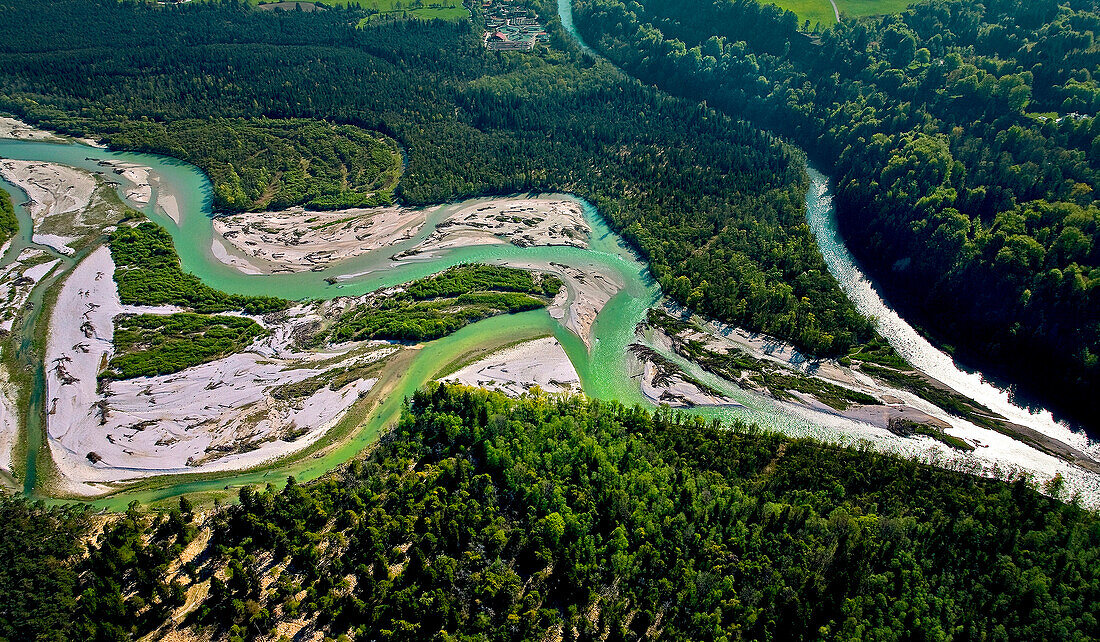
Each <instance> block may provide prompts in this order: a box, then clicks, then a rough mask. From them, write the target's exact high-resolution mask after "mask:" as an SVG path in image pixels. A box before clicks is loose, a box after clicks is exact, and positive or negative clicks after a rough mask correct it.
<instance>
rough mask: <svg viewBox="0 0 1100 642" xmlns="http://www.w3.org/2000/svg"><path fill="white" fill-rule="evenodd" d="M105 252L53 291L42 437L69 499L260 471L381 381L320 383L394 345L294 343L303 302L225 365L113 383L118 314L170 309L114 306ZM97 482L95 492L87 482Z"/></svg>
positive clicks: (305, 311)
mask: <svg viewBox="0 0 1100 642" xmlns="http://www.w3.org/2000/svg"><path fill="white" fill-rule="evenodd" d="M113 271H114V264H113V262H112V260H111V256H110V251H109V250H108V249H107V248H105V247H101V248H98V249H97V250H95V251H94V252H92V253H91V254H90V255H89V256H88V257H87V258H86V259H85V260H84V261H82V262H81V263H80V264H79V265H78V266H77V267H76V268H74V270H73V273H72V274H71V275H70V276H69V278H68V279H66V281H65V283H64V284H63V285H62V287H61V291H60V292H59V294H58V300H57V308H56V309H57V310H72V311H75V312H76V313H77V314H79V315H80V322H79V323H75V322H73V320H72V317H71V316H70V315H55V317H54V318H53V319H51V324H50V334H49V340H48V342H47V347H46V367H47V431H48V434H49V443H50V448H51V452H52V454H53V459H54V462H55V464H56V465H57V468H58V470H59V471H60V472H61V474H62V476H63V477H64V480H62V482H61V486H60V487H63V488H65V489H67V490H68V491H69V492H76V493H98V492H103V491H104V490H105V489H104V488H101V487H97V486H95V484H96V483H108V482H117V481H123V480H127V479H135V478H139V477H146V476H150V475H157V474H165V473H179V472H202V471H217V470H232V469H241V468H249V467H252V466H256V465H259V464H262V463H263V462H266V461H269V460H271V459H273V458H277V457H280V456H283V455H286V454H289V453H292V452H295V451H298V450H300V449H302V448H305V447H306V446H308V445H309V444H311V443H313V442H314V441H316V440H317V439H319V438H320V437H321V436H322V435H324V433H325V432H326V431H327V430H328V429H329V428H330V427H332V426H333V425H335V423H336V422H337V421H338V420H339V418H340V417H342V416H343V414H344V412H345V411H346V410H347V409H348V408H349V407H350V406H351V405H352V404H353V403H355V402H356V401H357V400H358V399H359V398H360V397H361V396H362V395H364V394H366V393H367V391H369V390H370V389H371V387H372V386H373V385H374V383H375V381H376V379H374V378H359V379H354V380H352V381H350V382H348V383H346V384H344V385H342V386H341V387H339V388H337V389H333V388H332V387H331V386H329V385H325V382H326V381H327V380H317V381H318V383H317V384H316V385H310V384H304V388H302V389H301V390H295V391H294V392H287V393H281V394H276V390H279V389H281V390H287V386H288V385H293V384H302V383H303V382H305V381H306V380H307V379H311V378H316V377H324V376H325V374H326V373H328V372H332V371H333V370H332V369H333V368H338V369H340V370H338V371H339V372H342V371H343V370H342V369H346V368H353V367H360V366H364V365H366V364H369V363H372V362H374V361H377V360H379V359H382V358H385V357H386V356H388V355H390V354H392V353H393V352H394V351H395V350H396V348H394V347H392V346H389V345H388V344H381V343H378V344H348V345H347V346H342V347H337V348H332V349H326V350H322V351H314V352H302V351H299V350H297V349H296V348H294V347H293V345H292V344H293V337H294V336H295V328H296V327H297V326H298V325H299V324H302V323H310V322H313V321H315V318H313V317H311V315H313V314H314V313H313V311H312V310H311V309H310V308H309V307H308V306H298V308H296V309H295V310H293V311H292V312H291V313H287V314H285V315H283V316H282V317H281V318H280V319H279V320H274V321H272V322H271V323H269V324H267V326H268V327H269V328H271V329H272V332H271V334H270V335H268V336H265V337H262V338H260V339H258V340H257V341H256V342H255V343H254V344H253V345H252V346H250V348H249V349H248V350H247V351H245V352H241V353H236V354H232V355H229V356H227V357H225V358H223V359H219V360H217V361H212V362H209V363H205V364H201V365H199V366H195V367H192V368H188V369H186V370H184V371H181V372H177V373H173V374H170V375H161V376H155V377H141V378H136V379H128V380H123V381H114V382H111V383H109V384H107V385H106V386H105V387H104V388H105V389H99V387H98V386H97V380H96V377H97V375H98V374H99V372H100V371H101V370H102V368H103V364H105V363H106V361H107V360H109V358H110V356H111V355H112V354H113V346H112V343H111V339H112V336H113V320H114V317H115V316H116V315H117V314H120V313H123V312H138V313H141V312H144V313H171V312H174V311H176V309H175V308H164V309H160V308H133V307H131V306H122V305H120V304H119V300H118V292H117V289H116V286H115V283H114V280H113V278H112V274H113ZM89 484H90V485H89Z"/></svg>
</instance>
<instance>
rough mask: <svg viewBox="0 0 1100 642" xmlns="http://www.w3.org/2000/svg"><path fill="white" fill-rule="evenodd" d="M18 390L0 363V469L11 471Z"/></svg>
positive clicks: (16, 437)
mask: <svg viewBox="0 0 1100 642" xmlns="http://www.w3.org/2000/svg"><path fill="white" fill-rule="evenodd" d="M18 394H19V392H18V391H17V390H16V388H15V386H14V385H12V383H11V376H10V374H9V373H8V368H7V366H5V365H3V364H2V363H0V470H3V471H5V472H7V473H8V474H10V473H11V469H12V449H14V448H15V442H16V440H17V439H18V438H19V414H18V411H17V408H18V404H17V403H16V399H17V398H18Z"/></svg>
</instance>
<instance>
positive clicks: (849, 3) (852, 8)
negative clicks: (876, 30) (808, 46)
mask: <svg viewBox="0 0 1100 642" xmlns="http://www.w3.org/2000/svg"><path fill="white" fill-rule="evenodd" d="M911 2H912V0H836V7H837V9H839V10H840V16H841V18H859V17H862V16H878V15H883V14H887V13H900V12H902V11H904V10H905V8H906V7H908V6H909V4H910V3H911ZM772 4H774V5H776V6H778V7H781V8H783V9H788V10H790V11H793V12H795V14H797V15H798V23H799V26H800V27H801V26H803V25H804V24H805V22H806V21H807V20H809V21H810V29H813V28H814V26H816V25H818V24H820V25H821V27H822V28H825V27H831V26H833V25H834V24H836V16H835V15H834V14H833V7H832V5H831V4H829V0H773V1H772Z"/></svg>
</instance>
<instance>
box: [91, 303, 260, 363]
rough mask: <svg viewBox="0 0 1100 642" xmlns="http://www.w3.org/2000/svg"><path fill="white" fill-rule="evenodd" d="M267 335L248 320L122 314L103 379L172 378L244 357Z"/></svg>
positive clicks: (206, 316)
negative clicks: (232, 356) (226, 359)
mask: <svg viewBox="0 0 1100 642" xmlns="http://www.w3.org/2000/svg"><path fill="white" fill-rule="evenodd" d="M264 332H265V331H264V329H263V328H262V327H261V326H260V324H258V323H256V322H255V321H253V320H252V319H248V318H245V317H234V316H226V315H216V316H212V315H206V314H193V313H190V312H181V313H178V314H126V315H121V316H118V317H115V329H114V337H113V342H114V348H115V353H114V356H112V357H111V360H110V362H109V363H108V364H107V369H106V370H105V371H104V373H103V376H105V377H108V378H111V379H132V378H134V377H151V376H154V375H163V374H172V373H173V372H179V371H181V370H186V369H187V368H190V367H192V366H197V365H199V364H203V363H207V362H208V361H214V360H216V359H220V358H222V357H224V356H227V355H230V354H233V353H235V352H240V351H241V350H243V349H244V348H246V347H248V346H249V345H250V344H251V343H252V341H253V340H254V339H256V338H257V337H260V336H262V335H263V334H264Z"/></svg>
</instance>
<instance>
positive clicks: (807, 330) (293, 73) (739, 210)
mask: <svg viewBox="0 0 1100 642" xmlns="http://www.w3.org/2000/svg"><path fill="white" fill-rule="evenodd" d="M0 6H3V7H6V11H5V13H4V15H5V18H4V19H3V20H0V110H6V111H9V112H11V113H13V114H15V115H17V116H19V117H20V118H23V119H25V120H27V121H30V122H33V123H36V124H38V125H40V126H42V127H47V128H51V129H54V130H58V131H61V132H65V133H69V134H73V135H83V136H93V137H100V138H103V139H104V140H107V141H108V142H110V143H111V144H113V145H117V146H121V147H126V146H133V147H135V148H139V149H141V150H143V151H151V152H159V153H165V154H169V155H173V156H177V157H180V158H184V159H189V160H191V161H193V162H195V163H196V164H197V165H198V166H199V167H200V168H202V169H204V170H205V171H206V172H207V173H208V174H211V175H212V176H214V177H215V181H216V182H219V183H220V182H221V181H222V179H220V178H217V177H218V176H219V175H220V174H219V172H220V171H221V170H219V167H222V166H223V165H222V164H230V165H232V167H233V168H234V171H236V173H237V175H238V176H239V177H240V178H241V189H242V190H244V193H245V194H244V195H245V198H244V199H243V202H245V203H246V205H245V207H246V208H251V207H253V204H255V203H259V202H262V200H263V199H260V200H259V201H257V200H253V199H254V194H255V191H256V189H257V188H258V186H259V185H260V184H262V183H263V182H264V181H263V180H253V179H246V176H247V175H250V174H248V172H246V171H245V168H252V169H254V170H255V171H256V172H257V173H260V174H263V172H267V173H266V174H264V176H266V177H267V178H266V179H265V180H269V179H270V176H273V175H274V173H275V172H276V171H277V167H272V168H267V169H264V168H265V167H266V165H263V163H267V162H269V161H270V162H276V161H277V163H276V164H277V165H279V164H282V163H284V161H285V162H289V161H290V160H293V158H294V156H293V154H290V153H289V152H288V156H287V158H286V159H271V158H269V159H267V160H264V158H265V157H263V156H262V155H261V156H260V157H257V158H256V159H253V160H249V159H250V158H251V157H250V155H249V150H251V149H253V146H254V142H253V139H252V138H249V136H252V134H251V133H249V134H248V136H246V135H245V134H243V133H242V134H240V136H239V137H240V139H241V141H240V146H239V147H238V146H235V144H234V145H228V144H226V145H223V146H221V147H219V148H217V149H210V148H209V147H208V146H206V143H204V142H203V141H202V139H203V138H204V137H205V136H207V133H206V130H207V129H210V130H211V132H210V133H209V136H210V137H212V138H213V139H214V140H228V141H233V140H235V139H234V138H233V137H231V136H230V135H229V133H227V132H225V131H224V130H225V129H227V128H235V127H237V126H238V125H237V124H239V126H240V127H242V128H245V129H247V130H248V131H249V132H251V131H253V129H254V128H253V125H252V124H253V123H257V122H263V123H267V124H266V125H264V126H263V129H262V133H264V134H265V135H266V134H271V135H278V136H283V135H287V136H289V134H285V131H284V130H282V129H280V127H279V126H277V125H276V124H274V123H275V122H277V121H294V122H297V121H295V120H294V119H311V120H323V121H325V122H326V123H330V124H331V126H334V127H344V126H347V127H354V128H358V130H357V131H361V130H369V131H372V132H378V133H379V134H380V135H381V136H384V137H385V138H387V139H392V140H394V141H396V142H397V143H398V144H399V145H400V146H401V148H402V149H403V150H404V152H405V154H406V160H407V166H406V169H405V171H404V173H403V174H402V177H401V180H400V182H399V184H398V185H397V187H396V190H395V192H394V198H396V199H398V200H400V201H402V202H403V203H406V204H410V205H425V204H433V203H440V202H445V201H449V200H453V199H459V198H465V197H470V196H479V195H493V194H515V193H524V192H571V193H575V194H577V195H579V196H582V197H584V198H586V199H588V200H589V201H591V202H592V203H593V204H595V205H596V206H597V207H598V208H599V211H600V213H601V214H602V215H603V216H604V217H605V218H606V219H607V220H608V222H609V224H610V225H611V226H612V227H613V228H614V229H615V230H616V231H617V232H619V233H620V234H622V235H623V236H624V238H626V239H627V241H628V242H629V243H630V244H631V245H633V246H634V247H635V248H636V249H637V250H638V251H639V252H640V253H641V254H642V255H643V256H644V257H645V258H646V259H647V261H648V263H649V266H650V268H651V271H652V273H653V275H654V277H655V278H656V279H657V280H659V281H660V283H661V285H662V286H663V287H664V288H665V291H666V292H668V293H670V295H671V296H673V297H674V298H676V299H677V300H679V301H681V302H684V303H690V304H691V305H693V306H695V307H696V308H697V309H699V310H700V311H702V312H705V313H707V314H709V315H712V316H715V317H718V318H721V319H724V320H727V321H731V322H735V323H737V324H739V325H742V326H745V327H748V328H751V329H754V330H760V331H764V332H767V333H769V334H772V335H775V336H779V337H783V338H786V339H790V340H791V341H793V342H795V343H796V344H798V345H799V346H800V347H802V348H803V349H804V350H805V351H807V352H810V353H814V354H830V355H840V354H844V353H846V352H847V351H849V349H851V348H852V347H853V346H858V345H860V344H862V343H863V342H864V341H867V340H868V339H870V338H872V334H873V332H872V326H871V324H870V323H869V322H868V321H867V320H865V319H863V318H862V317H860V316H859V314H858V313H857V312H856V311H855V309H854V308H853V307H852V305H851V303H850V302H849V301H847V299H846V297H844V295H843V294H842V293H841V291H840V289H839V288H838V287H837V285H836V283H835V281H834V280H833V278H832V276H831V275H830V274H829V273H828V271H827V269H826V266H825V264H824V261H823V260H822V259H821V257H820V255H819V253H818V251H817V247H816V245H815V242H814V240H813V237H812V235H811V232H810V230H809V228H808V227H807V226H806V225H805V217H804V211H803V196H804V193H805V189H806V185H807V178H806V175H805V172H804V171H803V168H802V160H801V157H800V156H799V154H798V153H797V152H795V151H792V149H791V148H790V147H789V146H787V145H786V144H784V143H783V142H781V141H780V140H778V139H777V138H775V137H773V136H770V135H767V134H763V133H761V132H760V131H758V130H757V129H756V128H754V127H752V126H750V125H748V124H746V123H743V122H739V121H737V120H734V119H733V118H730V117H728V116H725V115H722V114H720V113H718V112H716V111H714V110H713V109H710V108H707V107H705V106H703V105H699V104H697V103H696V102H695V101H692V100H683V99H678V98H674V97H671V96H669V95H667V94H664V93H662V92H659V91H656V90H654V89H653V88H651V87H646V86H644V85H643V84H641V83H639V82H637V81H635V80H633V79H630V78H628V77H625V76H623V75H622V74H620V73H618V72H617V71H615V70H614V69H612V68H611V67H609V66H608V65H606V64H593V63H592V62H591V61H589V60H587V59H586V58H585V57H584V56H582V55H581V54H580V52H579V51H577V50H575V49H574V48H573V47H572V46H571V45H570V44H568V43H567V42H566V41H565V39H564V37H563V36H562V32H561V31H560V27H559V26H558V25H557V23H556V22H552V23H551V24H550V25H549V26H550V28H551V29H553V30H554V33H555V35H554V36H553V38H552V42H551V46H550V47H549V48H546V49H539V50H537V51H535V52H531V53H509V52H488V51H486V50H485V48H484V46H482V44H481V43H480V40H479V38H480V36H481V32H480V30H479V29H478V28H477V27H476V26H475V25H474V24H472V23H471V22H470V21H457V22H443V21H430V22H428V21H417V20H407V21H371V23H369V25H368V26H366V27H365V28H362V29H359V28H357V27H356V25H357V24H358V21H359V20H360V19H361V18H362V17H363V15H364V14H363V12H361V11H359V10H357V9H355V8H348V9H345V8H332V9H329V10H325V11H321V12H313V13H306V12H295V11H286V12H268V11H256V10H252V9H251V8H250V7H249V6H248V5H247V4H244V3H234V2H219V3H187V4H184V5H182V6H179V7H157V6H155V5H151V4H146V3H134V2H116V1H115V0H60V1H59V2H53V3H50V4H49V6H46V5H44V4H43V3H41V2H38V1H37V0H2V1H0ZM539 12H540V14H544V15H547V16H552V15H554V12H553V10H552V7H549V8H540V11H539ZM477 19H478V18H477V17H476V16H475V22H476V20H477ZM45 33H48V34H50V38H49V39H45V40H44V39H42V38H41V37H40V35H41V34H45ZM181 123H183V124H181ZM279 132H284V133H279ZM255 135H256V136H259V135H260V134H259V133H257V134H255ZM264 140H266V139H264ZM296 145H297V146H296ZM286 146H287V149H291V148H293V149H298V148H299V147H301V146H302V145H298V144H297V143H295V142H294V141H289V142H287V143H286ZM322 151H323V150H322ZM322 151H318V152H316V153H317V154H318V155H322V156H323V155H324V154H322ZM215 152H216V154H215ZM294 153H299V152H294ZM300 153H301V154H302V156H303V158H304V157H305V156H306V155H307V154H313V153H314V152H311V151H302V152H300ZM326 153H327V152H326ZM361 157H362V156H355V158H361ZM258 164H259V165H258ZM280 166H281V165H280ZM261 169H262V170H263V172H261ZM250 171H251V170H250ZM223 184H227V185H231V184H232V181H230V182H228V183H223ZM370 189H374V188H373V187H371V188H370ZM232 191H233V192H234V193H236V191H235V190H232ZM355 193H357V194H358V193H360V192H355ZM362 193H363V194H366V192H362ZM287 194H288V195H293V199H289V196H288V200H287V201H285V202H280V205H289V204H301V205H309V206H311V207H312V206H314V205H316V201H315V200H313V199H315V198H317V196H315V195H314V194H312V193H309V192H287ZM216 197H217V198H218V199H220V200H219V201H218V202H219V203H220V205H219V207H220V208H222V209H226V208H228V205H227V202H226V199H225V198H223V197H221V196H217V195H216ZM238 197H239V194H237V196H234V202H235V203H237V202H241V199H239V198H238ZM294 201H296V203H295V202H294ZM311 203H313V205H310V204H311ZM268 204H269V205H270V204H271V202H270V201H268Z"/></svg>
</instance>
